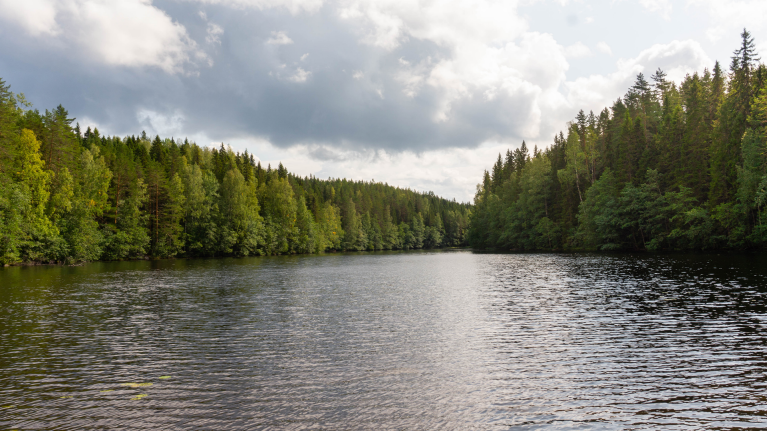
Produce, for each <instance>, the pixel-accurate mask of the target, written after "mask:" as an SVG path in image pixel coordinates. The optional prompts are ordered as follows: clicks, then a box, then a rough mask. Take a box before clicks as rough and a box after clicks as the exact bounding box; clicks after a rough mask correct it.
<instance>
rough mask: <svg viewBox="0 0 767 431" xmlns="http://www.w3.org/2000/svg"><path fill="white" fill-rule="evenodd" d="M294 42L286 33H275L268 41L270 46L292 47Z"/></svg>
mask: <svg viewBox="0 0 767 431" xmlns="http://www.w3.org/2000/svg"><path fill="white" fill-rule="evenodd" d="M292 43H293V40H292V39H291V38H289V37H288V35H287V34H285V32H284V31H273V32H272V36H271V37H270V38H269V39H268V40H267V41H266V44H268V45H290V44H292Z"/></svg>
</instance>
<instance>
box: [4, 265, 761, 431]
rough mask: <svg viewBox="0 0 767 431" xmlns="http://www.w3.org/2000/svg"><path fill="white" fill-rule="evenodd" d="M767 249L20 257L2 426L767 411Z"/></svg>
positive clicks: (688, 419) (576, 421)
mask: <svg viewBox="0 0 767 431" xmlns="http://www.w3.org/2000/svg"><path fill="white" fill-rule="evenodd" d="M766 260H767V259H765V258H764V257H760V256H757V255H739V256H715V255H591V254H575V255H567V254H561V255H557V254H539V255H524V254H476V253H470V252H460V251H459V252H433V253H430V252H415V253H376V254H347V255H328V256H319V257H318V256H302V257H277V258H251V259H220V260H175V261H173V260H171V261H160V262H116V263H94V264H90V265H85V266H83V267H77V268H68V267H36V268H5V269H2V270H0V286H2V287H0V426H1V427H3V428H7V429H19V430H21V429H64V430H67V429H78V430H80V429H104V428H107V429H124V428H130V429H158V428H160V429H196V428H199V429H273V428H278V429H289V430H290V429H360V428H362V429H366V428H375V429H538V428H542V427H546V428H554V429H556V428H563V429H581V428H583V429H592V428H600V429H658V428H668V429H700V428H711V429H747V428H748V429H752V428H761V427H767V421H766V420H765V416H767V395H765V394H766V392H765V389H767V359H765V358H767V355H765V353H767V309H766V308H765V295H767V274H765V272H764V270H763V268H765V267H767V265H765V264H766V263H767V261H766ZM168 376H169V377H168ZM150 383H151V385H150ZM126 384H127V385H126Z"/></svg>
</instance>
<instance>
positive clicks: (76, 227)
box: [0, 80, 471, 265]
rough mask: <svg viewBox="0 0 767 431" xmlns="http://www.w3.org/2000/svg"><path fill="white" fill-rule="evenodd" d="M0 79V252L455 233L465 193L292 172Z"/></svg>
mask: <svg viewBox="0 0 767 431" xmlns="http://www.w3.org/2000/svg"><path fill="white" fill-rule="evenodd" d="M73 122H74V119H73V118H69V113H68V112H67V110H66V109H64V108H63V107H62V106H58V107H57V108H56V109H54V110H52V111H48V110H46V111H45V112H44V113H41V112H40V111H39V110H36V109H31V105H30V104H29V103H28V102H27V100H26V98H25V97H24V95H23V94H22V93H20V94H14V93H13V92H11V91H10V86H9V85H7V84H6V83H5V82H4V81H2V80H0V264H4V265H10V264H19V263H54V262H60V263H67V264H72V263H77V262H85V261H95V260H123V259H142V258H170V257H195V256H252V255H273V254H291V253H322V252H325V251H363V250H391V249H403V250H408V249H419V248H436V247H450V246H461V245H465V243H466V239H465V237H466V232H467V230H468V221H469V217H470V212H471V205H470V204H467V203H458V202H455V201H454V200H453V201H448V200H446V199H442V198H439V197H437V196H435V195H434V194H433V193H431V192H429V193H419V192H415V191H413V190H409V189H401V188H398V187H393V186H389V185H387V184H381V183H376V182H365V181H350V180H346V179H332V178H331V179H327V180H321V179H318V178H315V177H313V176H309V177H304V178H301V177H299V176H296V175H293V174H291V173H290V172H288V170H287V169H286V168H285V167H284V166H283V165H282V163H280V164H279V166H278V167H277V168H276V169H272V167H271V166H267V167H266V169H264V168H263V167H262V166H261V163H260V162H257V161H256V159H255V157H254V156H253V155H252V154H248V152H247V151H245V152H243V153H239V152H233V151H232V149H231V148H229V147H226V146H224V145H223V144H221V145H220V147H219V148H210V147H206V146H200V145H197V144H195V143H192V142H189V141H188V140H184V141H180V140H178V141H177V140H174V139H173V138H165V139H162V138H160V137H159V136H155V137H154V138H151V137H149V136H147V135H146V133H143V132H142V133H141V134H140V135H139V136H126V137H118V136H102V135H101V134H100V133H99V131H98V129H94V130H91V129H90V128H87V129H86V130H85V131H81V130H80V126H79V124H77V123H75V125H74V126H73V125H72V124H73Z"/></svg>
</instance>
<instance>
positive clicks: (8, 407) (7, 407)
mask: <svg viewBox="0 0 767 431" xmlns="http://www.w3.org/2000/svg"><path fill="white" fill-rule="evenodd" d="M14 407H16V406H13V405H11V406H2V407H0V408H3V409H12V408H14Z"/></svg>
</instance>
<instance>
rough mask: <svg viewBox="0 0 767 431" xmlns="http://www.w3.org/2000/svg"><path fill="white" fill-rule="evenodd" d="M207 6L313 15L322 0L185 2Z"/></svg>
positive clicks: (198, 0)
mask: <svg viewBox="0 0 767 431" xmlns="http://www.w3.org/2000/svg"><path fill="white" fill-rule="evenodd" d="M187 1H191V2H196V3H203V4H207V5H216V6H225V7H229V8H235V9H257V10H265V9H285V10H287V11H289V12H290V13H291V14H294V15H295V14H299V13H302V12H306V13H315V12H317V11H318V10H319V8H320V7H322V5H323V3H324V2H323V1H322V0H187Z"/></svg>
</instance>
